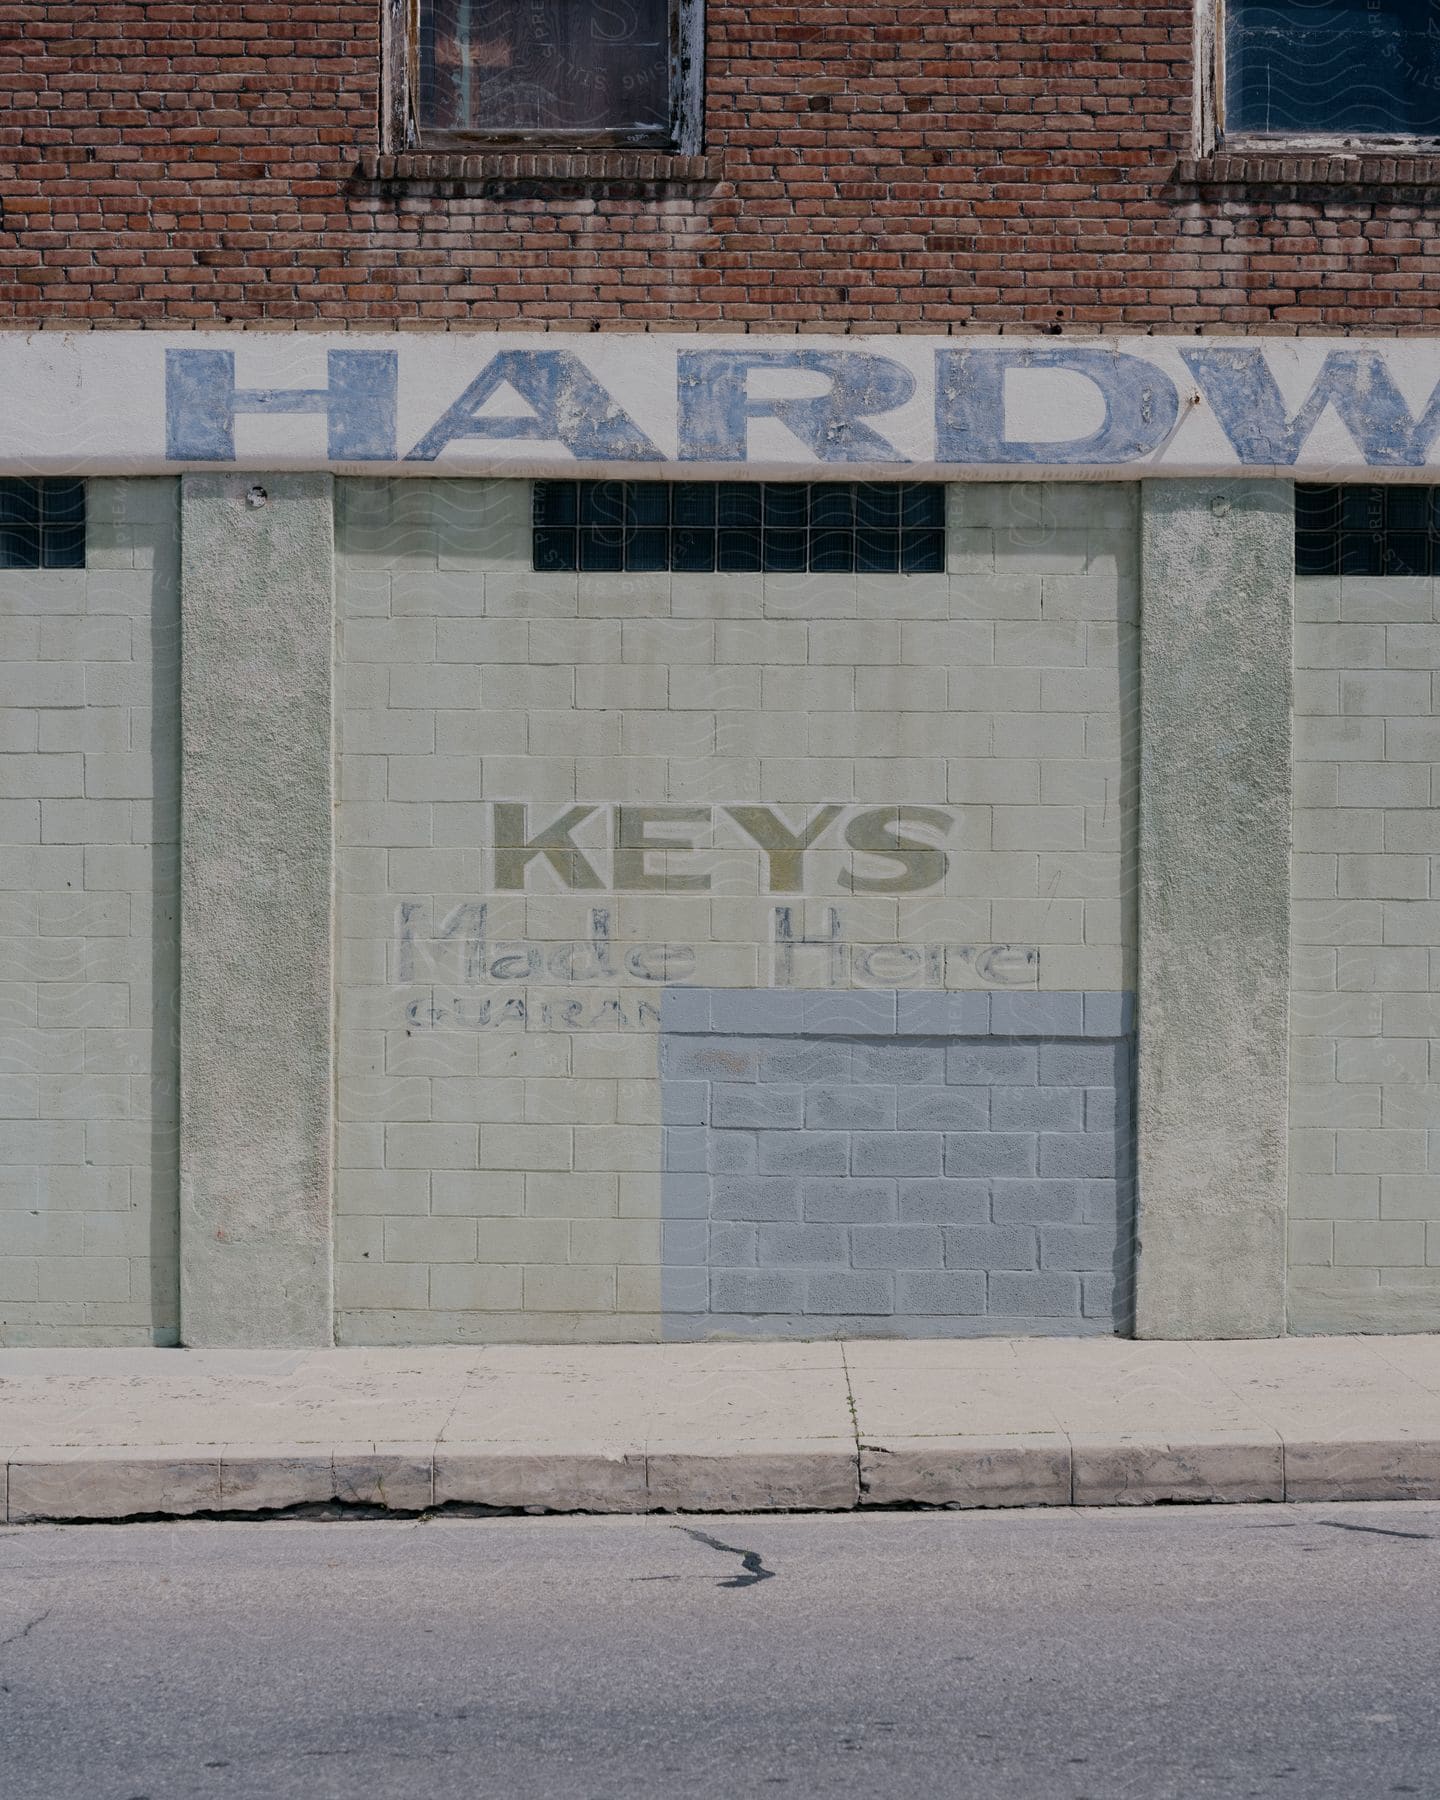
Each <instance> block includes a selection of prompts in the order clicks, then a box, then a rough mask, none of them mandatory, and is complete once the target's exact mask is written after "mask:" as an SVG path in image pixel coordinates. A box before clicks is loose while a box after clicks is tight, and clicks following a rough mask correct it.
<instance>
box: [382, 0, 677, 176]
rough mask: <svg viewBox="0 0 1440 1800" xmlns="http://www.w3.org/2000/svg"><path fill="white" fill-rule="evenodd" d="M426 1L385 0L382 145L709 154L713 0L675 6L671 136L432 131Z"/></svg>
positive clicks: (396, 148) (392, 148)
mask: <svg viewBox="0 0 1440 1800" xmlns="http://www.w3.org/2000/svg"><path fill="white" fill-rule="evenodd" d="M421 3H422V0H385V12H384V26H385V31H384V38H385V43H384V68H383V70H382V80H381V93H380V147H381V149H382V151H384V152H386V153H388V154H392V155H393V154H400V153H403V152H405V151H408V150H420V151H424V150H437V151H447V150H448V151H461V152H464V151H467V150H469V151H474V152H480V151H485V150H497V149H513V150H577V151H584V150H604V149H635V150H650V151H659V152H661V153H662V154H664V153H670V154H673V155H676V156H698V155H699V154H700V153H701V151H702V150H703V148H704V124H705V0H669V5H670V122H669V129H668V132H667V133H666V134H665V135H664V136H657V135H656V134H655V133H653V132H640V133H634V132H624V131H610V132H605V131H598V132H597V131H568V132H567V131H549V130H547V131H530V132H520V131H497V132H486V131H425V130H423V129H422V128H421V124H420V7H421Z"/></svg>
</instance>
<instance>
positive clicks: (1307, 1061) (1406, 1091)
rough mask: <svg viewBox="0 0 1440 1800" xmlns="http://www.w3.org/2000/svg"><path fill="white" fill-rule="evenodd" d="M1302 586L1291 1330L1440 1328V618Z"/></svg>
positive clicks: (1403, 593)
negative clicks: (1439, 807) (1439, 684)
mask: <svg viewBox="0 0 1440 1800" xmlns="http://www.w3.org/2000/svg"><path fill="white" fill-rule="evenodd" d="M1436 594H1437V590H1436V586H1435V584H1434V583H1433V582H1431V581H1428V580H1422V579H1404V580H1402V579H1396V578H1383V579H1379V578H1376V579H1367V578H1356V577H1346V578H1341V579H1324V580H1322V579H1318V578H1308V579H1303V580H1301V581H1299V582H1297V584H1296V626H1295V740H1294V742H1295V852H1294V860H1293V866H1292V901H1291V933H1292V947H1291V965H1292V1012H1291V1033H1292V1035H1291V1184H1290V1243H1289V1319H1290V1328H1291V1329H1292V1330H1294V1331H1434V1330H1437V1329H1440V1083H1437V1078H1440V995H1437V991H1436V990H1437V978H1440V948H1437V946H1440V876H1437V872H1440V810H1437V805H1436V803H1437V800H1440V787H1437V785H1436V783H1437V771H1440V708H1437V704H1436V701H1437V691H1436V683H1437V676H1436V673H1435V671H1436V670H1437V668H1440V623H1437V622H1436V620H1437V617H1440V615H1437V611H1436Z"/></svg>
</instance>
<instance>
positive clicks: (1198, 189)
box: [0, 0, 1440, 332]
mask: <svg viewBox="0 0 1440 1800" xmlns="http://www.w3.org/2000/svg"><path fill="white" fill-rule="evenodd" d="M379 18H380V0H363V3H362V0H326V3H323V4H296V5H286V6H281V5H277V4H274V3H272V0H256V3H247V0H232V3H227V4H225V5H213V4H206V5H200V6H195V5H189V4H187V5H181V4H178V3H170V4H160V3H155V0H144V3H140V0H137V3H132V4H123V3H119V0H80V3H73V0H8V4H7V5H5V7H4V9H3V12H0V69H3V90H0V91H3V93H4V98H5V103H4V106H3V109H0V204H3V209H4V214H3V226H0V308H3V319H0V322H4V323H15V322H30V321H42V322H45V323H55V324H58V323H60V322H62V321H66V320H71V321H77V322H78V321H90V322H95V323H105V322H113V323H119V324H122V325H133V324H144V323H160V322H162V321H163V322H169V323H172V324H189V323H194V324H197V325H212V326H213V325H216V324H223V323H237V324H241V323H247V322H252V321H257V320H270V321H274V322H277V323H292V322H293V323H306V322H312V321H314V322H326V321H328V322H332V323H340V322H345V321H352V322H353V321H361V320H368V321H371V322H374V323H379V324H384V323H389V322H399V323H402V324H406V323H416V322H430V323H435V324H446V323H465V322H467V321H468V322H471V323H475V324H485V325H504V324H514V323H519V322H524V323H527V324H531V325H541V324H556V325H559V324H568V325H570V326H572V327H575V328H581V329H583V328H586V327H588V326H590V325H595V326H597V327H598V326H604V325H616V324H623V325H625V326H629V327H631V328H639V327H643V326H649V327H652V328H662V327H672V328H680V329H696V328H700V329H703V328H706V327H715V326H719V325H722V324H723V325H724V326H727V327H730V328H745V327H748V328H751V329H780V330H788V329H792V328H815V327H817V326H823V327H824V328H826V329H835V330H845V329H859V330H865V329H871V330H892V329H895V328H897V327H898V328H902V329H908V330H946V329H955V330H960V329H961V328H964V327H971V328H974V329H976V330H980V331H984V330H993V329H995V328H997V327H999V326H1005V327H1007V328H1010V327H1019V328H1024V329H1027V330H1056V329H1058V330H1067V329H1086V328H1088V329H1093V328H1096V327H1099V328H1104V329H1121V328H1127V329H1132V330H1142V331H1144V330H1156V331H1173V332H1189V331H1195V330H1210V331H1220V330H1237V329H1243V330H1269V331H1282V332H1292V331H1301V330H1330V331H1343V330H1348V329H1351V328H1363V329H1366V330H1370V331H1379V332H1397V331H1405V330H1412V331H1413V330H1426V331H1435V330H1436V329H1437V328H1440V254H1437V239H1436V235H1435V233H1436V226H1435V217H1436V212H1435V204H1434V203H1435V200H1436V199H1437V197H1440V164H1435V165H1431V166H1430V167H1429V168H1428V169H1427V167H1426V166H1425V165H1423V164H1417V165H1414V166H1413V167H1405V166H1401V167H1399V168H1398V169H1397V168H1396V166H1395V165H1393V164H1392V165H1388V166H1385V167H1382V166H1380V165H1378V164H1377V165H1376V166H1375V168H1374V169H1373V170H1372V171H1370V173H1371V174H1372V175H1373V176H1374V177H1375V181H1374V182H1373V184H1371V185H1366V186H1351V187H1348V188H1346V187H1339V186H1336V185H1333V183H1332V181H1331V180H1330V179H1329V173H1330V172H1329V171H1327V170H1326V169H1325V168H1324V167H1323V166H1320V167H1316V168H1308V167H1302V166H1295V165H1278V166H1271V167H1268V168H1260V169H1257V168H1255V167H1253V166H1250V165H1245V166H1238V167H1231V168H1229V169H1228V170H1227V169H1224V168H1221V169H1220V170H1213V171H1210V172H1209V173H1208V174H1207V173H1206V172H1205V171H1204V170H1202V171H1201V183H1202V184H1197V179H1196V177H1195V176H1194V174H1193V172H1192V171H1191V170H1190V169H1188V168H1186V167H1184V166H1182V165H1181V159H1183V158H1185V157H1187V156H1188V155H1189V154H1190V149H1191V146H1190V144H1189V132H1190V107H1191V101H1190V86H1191V68H1190V63H1191V13H1190V9H1189V7H1188V6H1184V5H1174V4H1171V5H1160V6H1157V5H1152V4H1141V3H1140V0H1110V3H1109V4H1104V3H1103V0H1102V3H1100V4H1084V3H1072V4H1066V5H1058V6H1053V7H1048V8H1045V7H1032V6H1028V5H1024V4H1000V5H979V4H977V5H962V6H942V5H931V4H906V5H876V4H862V3H860V0H856V3H854V4H848V5H847V4H833V5H832V4H824V3H823V0H809V3H807V4H805V5H801V6H792V5H777V4H764V3H756V4H751V3H749V0H743V3H737V0H710V5H709V62H708V83H707V87H708V107H707V121H706V146H705V147H706V151H707V155H708V158H709V159H712V160H710V161H708V162H707V165H706V167H705V168H704V169H703V170H702V172H701V173H702V176H703V179H700V180H698V181H694V180H692V181H690V182H687V183H681V184H677V185H673V186H656V185H654V184H648V183H644V182H641V183H636V182H634V181H631V182H630V183H629V184H628V185H627V184H626V183H624V182H613V181H612V182H611V183H610V184H609V185H608V186H607V185H603V184H602V185H594V184H591V183H588V182H585V181H580V180H571V181H569V182H559V183H556V182H555V181H554V179H553V177H552V176H546V177H545V178H544V179H536V178H534V174H533V171H534V168H535V167H536V165H530V167H531V170H532V174H531V176H530V177H527V178H510V179H497V177H496V171H493V170H492V171H491V174H490V177H489V178H488V179H472V180H470V181H469V182H468V183H460V184H456V183H453V182H436V181H434V180H431V181H428V182H402V181H396V180H393V179H382V178H380V176H381V175H382V174H383V173H384V172H385V171H386V170H387V169H388V168H389V167H390V165H386V164H383V163H382V164H380V165H379V173H372V174H370V175H366V174H364V173H363V172H362V169H363V164H362V159H363V158H365V157H366V156H367V155H368V156H370V158H371V159H372V161H371V164H370V167H371V169H372V170H375V169H376V165H375V163H374V161H373V158H374V154H375V152H376V150H377V148H378V145H377V124H376V119H377V110H378V101H377V92H378V82H379V70H380V55H381V46H380V24H379ZM525 166H526V165H505V167H506V168H511V167H519V168H522V169H523V168H524V167H525ZM540 166H541V167H542V168H543V166H544V165H540ZM1221 177H1223V178H1224V183H1223V184H1217V182H1218V180H1219V178H1221ZM1397 179H1398V180H1399V181H1401V182H1403V183H1405V185H1397ZM1427 180H1428V181H1429V182H1430V183H1432V184H1433V185H1431V186H1428V187H1427V186H1426V185H1425V183H1426V182H1427Z"/></svg>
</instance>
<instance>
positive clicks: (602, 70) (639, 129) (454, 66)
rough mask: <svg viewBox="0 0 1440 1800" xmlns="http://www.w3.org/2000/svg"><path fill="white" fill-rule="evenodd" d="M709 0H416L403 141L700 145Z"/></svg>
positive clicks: (401, 83) (405, 72)
mask: <svg viewBox="0 0 1440 1800" xmlns="http://www.w3.org/2000/svg"><path fill="white" fill-rule="evenodd" d="M701 4H702V0H408V7H409V17H408V35H409V37H410V39H411V43H410V45H409V46H408V47H406V50H405V54H404V56H403V57H402V58H401V61H400V68H399V70H398V71H397V73H398V75H399V80H398V81H396V83H395V85H396V87H397V88H398V89H399V90H401V91H403V93H404V95H405V101H404V105H403V109H402V110H403V112H404V114H405V117H404V118H403V120H402V121H401V125H400V132H399V135H400V143H399V146H398V147H401V148H403V147H405V146H407V145H413V144H416V143H419V144H422V145H427V146H428V145H436V144H438V145H445V144H454V145H457V146H461V147H463V146H465V145H469V146H471V147H474V145H475V144H476V143H477V142H480V143H482V144H483V143H491V144H508V145H511V146H516V145H522V146H529V145H540V146H546V145H549V146H572V147H578V146H585V145H594V146H605V145H634V146H640V147H644V148H649V149H660V150H666V149H671V150H683V151H686V152H689V151H694V150H698V149H699V120H698V111H699V108H698V105H697V104H696V99H697V97H698V92H699V85H698V77H699V69H700V61H701V52H702V47H701V44H700V42H699V38H700V33H701V25H700V16H701Z"/></svg>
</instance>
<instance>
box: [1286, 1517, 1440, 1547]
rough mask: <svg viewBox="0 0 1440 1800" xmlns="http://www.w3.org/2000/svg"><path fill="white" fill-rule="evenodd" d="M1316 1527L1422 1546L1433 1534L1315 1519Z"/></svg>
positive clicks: (1429, 1540) (1342, 1520) (1338, 1520)
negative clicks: (1321, 1526)
mask: <svg viewBox="0 0 1440 1800" xmlns="http://www.w3.org/2000/svg"><path fill="white" fill-rule="evenodd" d="M1315 1523H1316V1524H1317V1525H1328V1526H1329V1527H1330V1529H1331V1530H1332V1531H1363V1532H1366V1533H1368V1535H1369V1536H1370V1537H1398V1538H1415V1539H1416V1540H1417V1541H1419V1542H1420V1543H1423V1544H1428V1543H1430V1542H1432V1540H1433V1533H1431V1532H1428V1531H1387V1530H1386V1528H1385V1527H1384V1526H1383V1525H1350V1524H1347V1523H1346V1521H1345V1520H1344V1519H1317V1520H1316V1521H1315Z"/></svg>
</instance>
